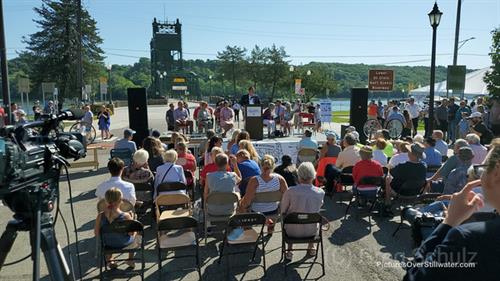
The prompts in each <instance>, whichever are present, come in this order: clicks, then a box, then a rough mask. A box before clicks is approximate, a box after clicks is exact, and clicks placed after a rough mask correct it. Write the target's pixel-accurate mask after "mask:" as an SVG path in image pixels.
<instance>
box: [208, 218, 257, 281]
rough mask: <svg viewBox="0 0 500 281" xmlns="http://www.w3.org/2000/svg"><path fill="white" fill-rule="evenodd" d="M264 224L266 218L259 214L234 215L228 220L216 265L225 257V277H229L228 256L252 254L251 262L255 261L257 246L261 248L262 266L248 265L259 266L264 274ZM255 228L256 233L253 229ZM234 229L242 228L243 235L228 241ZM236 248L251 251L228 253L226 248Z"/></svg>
mask: <svg viewBox="0 0 500 281" xmlns="http://www.w3.org/2000/svg"><path fill="white" fill-rule="evenodd" d="M265 224H266V217H265V216H264V215H263V214H260V213H245V214H238V215H234V216H232V217H231V218H230V219H229V222H228V224H227V227H226V229H225V231H224V240H223V242H222V244H221V248H220V254H219V260H218V263H219V264H220V263H221V261H222V257H223V256H226V257H227V258H226V266H227V268H226V275H229V270H230V266H229V256H231V255H240V254H248V253H253V255H252V259H251V260H250V261H251V262H254V261H255V256H256V254H257V249H258V248H259V244H260V245H261V246H262V263H263V264H262V265H261V264H260V263H258V264H255V263H252V264H249V266H260V267H262V268H263V270H264V275H265V274H266V251H265V243H264V225H265ZM254 227H256V228H257V229H258V231H257V230H256V229H255V228H254ZM236 228H242V229H243V233H242V234H241V235H240V236H239V237H238V238H237V239H233V240H230V239H229V237H228V236H230V234H231V232H232V231H233V230H234V229H236ZM237 246H253V250H251V251H250V250H245V251H243V250H241V251H236V252H230V251H229V250H228V248H230V247H237Z"/></svg>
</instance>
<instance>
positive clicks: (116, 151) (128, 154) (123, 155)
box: [109, 148, 133, 166]
mask: <svg viewBox="0 0 500 281" xmlns="http://www.w3.org/2000/svg"><path fill="white" fill-rule="evenodd" d="M109 155H110V156H111V158H113V157H117V158H120V159H122V160H123V162H125V165H126V166H128V165H130V163H131V162H132V156H133V153H132V151H131V150H130V149H128V148H113V149H111V151H110V153H109Z"/></svg>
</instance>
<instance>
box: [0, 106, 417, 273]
mask: <svg viewBox="0 0 500 281" xmlns="http://www.w3.org/2000/svg"><path fill="white" fill-rule="evenodd" d="M166 109H167V108H166V107H165V106H152V107H150V108H149V110H148V113H149V126H150V127H151V128H156V129H159V130H160V131H164V130H165V127H166V124H165V119H164V118H165V111H166ZM127 115H128V112H127V108H118V109H117V110H116V113H115V115H113V117H112V119H111V120H112V121H111V122H112V123H111V124H112V125H111V126H112V133H113V134H114V135H115V136H117V137H120V135H121V132H122V131H123V128H126V127H127V126H128V116H127ZM334 127H340V126H339V125H338V124H337V125H334ZM108 158H109V149H104V150H99V163H100V166H99V169H97V170H90V168H78V169H70V179H71V190H70V189H69V186H68V183H67V182H66V181H65V178H66V176H61V182H60V204H61V206H60V208H61V212H62V214H63V216H64V219H65V221H66V223H67V224H68V228H69V239H70V240H69V242H68V240H67V235H66V232H65V229H64V224H63V221H62V219H61V218H59V219H58V221H57V224H56V226H55V229H56V235H57V239H58V241H59V243H60V245H61V248H62V249H63V252H64V254H65V256H66V258H67V259H68V261H69V260H70V259H69V258H71V263H70V264H72V265H73V266H71V268H72V269H73V272H74V274H75V275H76V276H77V278H79V277H81V278H82V280H95V279H98V278H99V269H98V267H96V265H97V258H96V240H95V238H94V235H93V229H94V221H95V218H96V215H97V211H96V203H97V199H96V197H95V195H94V193H95V188H96V186H97V185H98V184H99V183H101V182H103V181H104V180H106V179H108V178H109V175H108V172H107V168H106V163H107V160H108ZM70 191H71V193H72V195H73V198H72V199H70V196H69V194H70ZM337 199H339V198H337ZM71 200H72V201H73V204H74V210H75V223H76V227H77V234H78V238H79V242H78V248H79V251H80V256H79V260H80V261H81V264H80V266H78V259H77V256H76V244H75V233H74V230H73V223H72V219H71V212H70V201H71ZM336 201H337V200H336V199H334V200H332V199H331V198H325V201H324V206H323V209H322V214H323V215H324V216H325V217H326V218H328V220H329V221H330V228H329V230H327V231H325V232H324V238H323V243H324V257H325V265H326V275H325V276H323V277H322V278H321V279H320V280H350V281H356V280H360V281H361V280H371V281H375V280H384V281H390V280H401V279H402V277H403V275H404V271H403V270H402V268H401V267H400V266H399V265H398V261H399V260H401V257H403V256H410V255H411V253H412V247H411V245H412V241H411V237H410V231H409V230H407V229H404V230H401V231H399V233H398V234H397V235H396V236H395V237H392V232H393V231H394V230H395V228H396V227H397V224H398V223H399V217H398V216H395V217H394V218H392V219H389V218H383V217H378V216H374V217H373V219H372V225H370V224H369V223H368V217H367V216H365V215H363V214H360V215H359V217H358V216H356V215H354V213H353V211H352V210H351V211H350V214H351V215H348V216H347V218H346V219H344V213H345V209H346V206H347V201H342V202H336ZM11 217H12V212H11V211H10V210H9V209H8V208H7V207H5V206H1V207H0V229H2V228H4V226H5V225H6V224H7V221H8V220H9V219H11ZM144 222H145V226H146V235H145V241H146V258H145V259H146V273H145V277H146V278H145V279H146V280H158V278H159V275H158V263H157V250H156V248H155V245H156V234H155V227H156V226H155V224H152V223H151V219H150V217H149V216H148V217H147V218H145V220H144ZM280 228H281V225H280V224H278V225H277V227H276V230H277V231H276V232H275V233H274V235H272V236H271V237H268V238H266V247H265V251H266V262H267V274H266V275H265V276H264V275H263V271H262V269H261V268H258V267H256V268H250V269H249V268H248V267H247V266H246V264H247V262H248V259H249V258H250V256H249V255H247V256H245V255H243V256H240V257H239V256H233V257H231V258H230V273H229V274H227V275H228V277H229V279H230V280H242V279H243V280H280V279H281V280H301V279H303V278H305V277H307V278H308V279H317V278H318V277H319V276H321V268H320V267H319V266H317V265H315V266H313V267H312V268H310V267H309V266H306V265H300V264H299V265H298V266H291V267H290V268H289V269H288V272H287V274H285V273H284V270H283V266H282V263H280V256H281V231H279V230H280ZM220 242H221V237H220V235H215V237H209V239H208V244H207V245H205V244H204V241H203V240H202V241H201V245H200V253H201V258H202V259H201V260H202V275H203V279H204V280H221V279H225V278H226V268H227V266H226V265H227V264H226V260H223V261H222V264H220V265H219V264H218V263H217V258H218V254H217V249H218V247H219V245H220ZM68 250H70V251H71V254H70V253H69V251H68ZM30 251H31V247H30V242H29V237H28V233H26V232H23V233H19V235H18V237H17V239H16V241H15V243H14V246H13V249H12V251H11V252H10V253H9V256H8V258H7V263H9V262H12V261H15V260H17V259H20V258H22V257H24V256H26V255H28V254H29V253H30ZM258 253H259V254H261V251H259V252H258ZM259 254H258V256H259V258H257V262H259V261H261V259H260V255H259ZM310 260H311V259H310V258H309V259H308V258H307V257H304V254H303V253H301V252H298V253H296V254H295V256H294V261H310ZM163 265H164V269H163V273H162V279H161V280H197V279H198V276H197V273H196V271H195V270H188V271H183V272H179V271H178V270H181V269H185V268H188V267H191V266H193V265H194V263H193V260H190V259H181V260H173V261H165V262H163ZM80 268H81V274H82V275H80V274H79V272H80V271H79V269H80ZM124 268H125V266H121V267H120V270H119V272H122V271H123V272H125V269H124ZM137 268H139V265H136V269H137ZM31 273H32V261H31V260H30V259H27V260H24V261H22V262H20V263H17V264H14V265H10V266H4V267H3V268H2V270H1V271H0V280H30V279H31ZM41 276H42V278H41V280H50V278H49V276H48V270H47V266H46V264H45V260H44V259H43V258H42V261H41ZM120 280H140V278H139V276H135V277H125V278H123V279H120Z"/></svg>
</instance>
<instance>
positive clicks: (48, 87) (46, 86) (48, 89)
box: [42, 82, 56, 93]
mask: <svg viewBox="0 0 500 281" xmlns="http://www.w3.org/2000/svg"><path fill="white" fill-rule="evenodd" d="M55 87H56V83H54V82H44V83H42V92H43V93H53V92H54V88H55Z"/></svg>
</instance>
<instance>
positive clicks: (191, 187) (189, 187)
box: [184, 170, 196, 201]
mask: <svg viewBox="0 0 500 281" xmlns="http://www.w3.org/2000/svg"><path fill="white" fill-rule="evenodd" d="M184 177H186V181H187V182H188V183H189V184H188V185H186V191H187V192H188V194H189V196H190V197H191V201H194V187H195V185H196V179H195V178H194V174H193V172H191V171H189V170H184Z"/></svg>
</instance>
